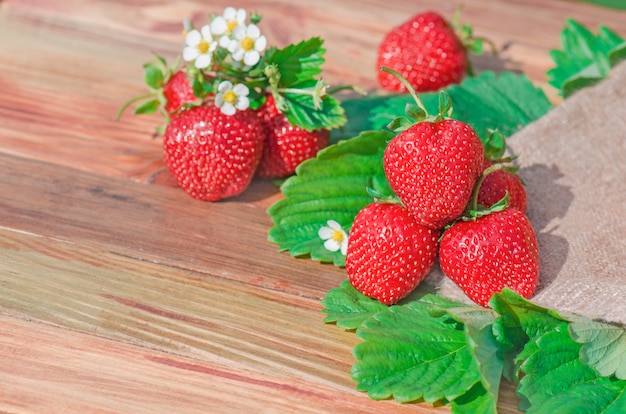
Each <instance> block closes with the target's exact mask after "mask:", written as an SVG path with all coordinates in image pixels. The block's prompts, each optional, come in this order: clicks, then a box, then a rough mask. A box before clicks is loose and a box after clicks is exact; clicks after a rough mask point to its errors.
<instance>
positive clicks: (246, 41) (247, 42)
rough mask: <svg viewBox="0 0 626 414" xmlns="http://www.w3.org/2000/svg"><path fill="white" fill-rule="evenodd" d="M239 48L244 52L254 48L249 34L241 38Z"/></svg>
mask: <svg viewBox="0 0 626 414" xmlns="http://www.w3.org/2000/svg"><path fill="white" fill-rule="evenodd" d="M241 48H242V49H243V50H245V51H246V52H247V51H249V50H252V49H254V39H252V38H251V37H249V36H246V37H244V38H243V39H241Z"/></svg>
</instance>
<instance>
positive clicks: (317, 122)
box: [281, 81, 346, 131]
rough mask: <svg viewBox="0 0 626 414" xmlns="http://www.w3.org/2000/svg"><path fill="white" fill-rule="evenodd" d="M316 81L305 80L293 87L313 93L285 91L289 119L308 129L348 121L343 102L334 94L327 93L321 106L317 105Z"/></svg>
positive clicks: (337, 124) (283, 100)
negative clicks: (315, 96) (315, 95)
mask: <svg viewBox="0 0 626 414" xmlns="http://www.w3.org/2000/svg"><path fill="white" fill-rule="evenodd" d="M315 84H317V82H316V81H311V82H305V83H302V84H298V85H296V86H294V87H293V88H292V89H294V90H295V89H301V90H302V91H306V90H309V91H310V92H311V93H301V92H284V93H282V95H281V96H282V98H283V99H282V102H283V103H284V104H285V106H286V110H285V111H284V113H285V115H286V116H287V119H288V120H289V121H290V122H291V123H292V124H294V125H297V126H299V127H301V128H303V129H306V130H307V131H312V130H315V129H333V128H338V127H340V126H342V125H344V124H345V123H346V115H345V112H344V109H343V107H342V106H341V103H340V102H339V101H338V100H337V99H336V98H335V97H333V96H331V95H326V96H324V97H323V98H322V99H321V106H320V107H318V106H317V105H316V100H315V98H314V94H315V91H314V86H315Z"/></svg>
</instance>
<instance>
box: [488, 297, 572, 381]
mask: <svg viewBox="0 0 626 414" xmlns="http://www.w3.org/2000/svg"><path fill="white" fill-rule="evenodd" d="M489 305H490V306H491V308H492V309H493V310H494V311H496V312H497V313H498V314H499V317H498V318H497V319H496V320H495V321H494V323H493V332H494V335H495V337H496V339H497V341H498V344H499V348H500V349H501V352H503V359H504V360H505V367H504V375H505V377H506V378H507V379H509V380H510V381H514V380H515V379H517V378H518V376H519V363H520V358H519V357H518V354H520V353H521V352H523V351H522V349H523V348H524V347H525V346H526V344H527V343H528V342H529V341H530V342H532V341H534V340H535V339H536V338H538V337H539V336H541V335H543V334H544V333H546V332H549V331H551V330H554V329H555V328H556V327H557V326H559V325H560V324H561V323H563V321H564V318H563V317H561V316H560V315H559V314H558V313H556V312H555V311H553V310H550V309H546V308H543V307H541V306H538V305H535V304H534V303H531V302H529V301H528V300H526V299H524V298H523V297H521V296H520V295H518V294H517V293H515V292H514V291H512V290H511V289H508V288H505V289H504V290H503V291H502V292H500V293H496V294H494V295H493V297H492V298H491V300H490V302H489Z"/></svg>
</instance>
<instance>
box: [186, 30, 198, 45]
mask: <svg viewBox="0 0 626 414" xmlns="http://www.w3.org/2000/svg"><path fill="white" fill-rule="evenodd" d="M201 40H202V35H200V32H199V31H197V30H195V29H194V30H192V31H191V32H189V33H187V36H185V43H186V44H187V45H188V46H193V47H196V46H198V43H200V41H201Z"/></svg>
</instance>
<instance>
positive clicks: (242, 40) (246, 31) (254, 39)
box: [228, 24, 267, 67]
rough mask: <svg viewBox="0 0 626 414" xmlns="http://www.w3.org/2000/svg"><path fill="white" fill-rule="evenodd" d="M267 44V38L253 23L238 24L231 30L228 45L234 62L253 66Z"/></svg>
mask: <svg viewBox="0 0 626 414" xmlns="http://www.w3.org/2000/svg"><path fill="white" fill-rule="evenodd" d="M266 46H267V39H266V38H265V36H263V35H261V31H260V30H259V28H258V26H257V25H255V24H249V25H247V26H238V27H236V28H235V30H233V33H232V39H231V41H230V43H229V45H228V51H229V52H230V53H231V55H232V58H233V60H234V61H235V62H241V63H243V64H244V66H246V67H251V66H254V65H256V64H257V63H258V61H259V59H261V52H263V50H265V47H266Z"/></svg>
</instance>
